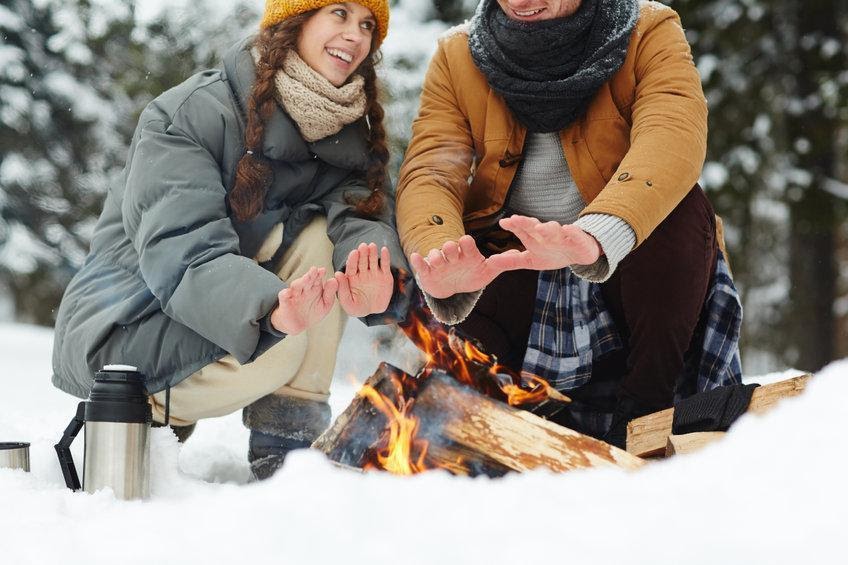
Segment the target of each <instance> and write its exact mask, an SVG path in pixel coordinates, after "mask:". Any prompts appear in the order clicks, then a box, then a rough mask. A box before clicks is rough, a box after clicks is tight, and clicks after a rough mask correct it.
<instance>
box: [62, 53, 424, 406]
mask: <svg viewBox="0 0 848 565" xmlns="http://www.w3.org/2000/svg"><path fill="white" fill-rule="evenodd" d="M249 46H250V42H249V40H245V41H243V42H241V43H240V44H238V45H237V46H235V47H234V48H233V49H231V50H230V51H229V52H228V53H227V55H226V56H225V57H224V62H223V69H222V70H211V71H205V72H201V73H198V74H196V75H195V76H193V77H191V78H189V79H188V80H186V81H185V82H184V83H182V84H180V85H179V86H177V87H175V88H173V89H171V90H169V91H167V92H165V93H163V94H162V95H160V96H159V97H158V98H156V99H155V100H154V101H153V102H151V103H150V104H149V105H148V106H147V108H145V110H144V111H143V112H142V114H141V117H140V119H139V124H138V127H137V129H136V132H135V135H134V136H133V140H132V144H131V146H130V149H129V154H128V157H127V165H126V168H125V169H124V173H123V175H122V177H121V179H120V180H119V181H118V182H116V183H115V184H114V186H112V187H111V189H110V190H109V193H108V195H107V197H106V201H105V204H104V209H103V213H102V214H101V216H100V219H99V220H98V222H97V226H96V228H95V231H94V236H93V239H92V242H91V250H90V253H89V255H88V258H87V259H86V261H85V264H84V266H83V267H82V269H81V270H80V271H79V272H78V273H77V274H76V276H75V277H74V278H73V280H72V281H71V283H70V284H69V285H68V288H67V290H66V291H65V296H64V298H63V299H62V303H61V306H60V308H59V313H58V318H57V320H56V330H55V340H54V346H53V383H54V384H55V385H56V386H57V387H59V388H60V389H62V390H64V391H66V392H69V393H71V394H74V395H76V396H79V397H82V398H84V397H86V396H87V395H88V393H89V389H90V387H91V384H92V382H93V376H94V372H95V371H97V370H99V369H100V368H102V367H103V366H104V365H106V364H110V363H124V364H129V365H135V366H137V367H139V369H140V370H141V371H142V372H143V373H144V374H145V376H146V377H147V389H148V392H149V393H150V394H152V393H154V392H158V391H160V390H163V389H165V388H166V387H167V386H173V385H175V384H177V383H179V382H180V381H182V380H183V379H185V378H186V377H188V376H189V375H191V374H193V373H194V372H196V371H197V370H198V369H200V368H202V367H203V366H205V365H208V364H209V363H212V362H214V361H216V360H217V359H220V358H221V357H223V356H225V355H227V354H228V353H229V354H232V355H233V356H234V357H235V358H236V359H237V360H238V361H239V362H240V363H247V362H249V361H251V360H253V359H255V358H256V357H257V356H258V355H260V354H261V353H263V352H264V351H266V350H267V349H268V348H269V347H271V346H272V345H274V344H275V343H277V342H279V340H281V339H284V335H283V334H281V333H279V332H277V331H275V330H274V329H273V327H271V325H270V323H269V315H270V312H271V311H272V309H273V308H274V306H275V305H276V304H277V293H279V291H280V290H282V289H283V288H285V286H286V285H285V283H284V282H283V281H281V280H280V279H279V278H278V277H277V276H276V275H275V274H274V273H273V272H272V271H271V270H270V268H266V267H270V265H259V264H257V263H256V262H255V261H254V260H253V259H251V257H253V256H255V254H256V253H257V251H258V250H259V247H260V246H261V244H262V242H263V241H264V239H265V237H266V236H267V234H268V233H269V231H270V230H271V228H273V226H274V225H276V224H277V223H280V222H282V223H283V225H284V226H285V232H284V233H285V237H284V240H283V246H282V248H281V249H284V248H285V247H286V246H288V245H290V243H291V242H292V241H293V240H294V238H295V237H297V235H298V233H299V232H300V230H302V229H303V227H305V225H306V223H307V222H308V221H309V220H310V219H311V218H312V217H313V216H314V215H315V214H324V215H326V216H327V220H328V235H329V237H330V239H331V240H332V242H333V244H334V245H335V252H334V256H333V262H334V265H335V267H336V268H337V269H341V268H342V267H343V266H344V263H345V259H346V258H347V254H348V253H349V252H350V251H351V250H352V249H353V248H354V247H356V246H357V245H358V244H359V243H360V242H366V243H367V242H372V241H373V242H375V243H377V245H381V246H382V245H386V246H388V247H389V249H390V251H391V256H392V263H393V264H392V266H393V268H394V270H395V272H396V273H408V272H409V267H408V266H407V264H406V262H405V259H404V255H403V253H402V251H401V248H400V244H399V243H398V238H397V232H396V229H395V222H394V216H393V214H394V205H393V202H391V201H390V202H388V203H387V206H386V208H385V211H384V212H383V214H382V216H381V217H379V218H376V219H373V218H363V217H360V216H358V215H357V214H355V213H354V211H353V209H352V207H351V206H349V205H348V204H347V203H346V196H348V195H353V196H357V195H359V196H367V194H368V189H367V188H366V185H365V181H364V178H365V173H364V171H365V169H366V167H367V164H368V159H369V155H368V146H367V138H366V135H367V125H366V124H365V121H364V120H359V121H358V122H355V123H353V124H350V125H348V126H346V127H345V128H344V129H343V130H342V131H340V132H339V133H338V134H336V135H333V136H330V137H328V138H324V139H321V140H319V141H317V142H315V143H307V142H306V141H304V139H303V138H302V137H301V135H300V133H299V132H298V130H297V127H296V126H295V125H294V123H293V122H292V121H291V119H290V118H289V117H288V115H287V114H285V113H284V112H283V111H282V110H281V109H279V108H277V110H275V112H274V115H273V116H272V117H271V118H270V121H269V122H268V124H267V126H266V130H265V131H266V133H265V143H264V147H263V153H264V156H265V157H266V158H268V159H269V160H270V161H271V163H272V166H273V169H274V178H273V182H272V184H271V185H270V188H269V189H268V191H267V197H266V199H265V210H264V212H263V213H262V214H260V215H259V216H258V217H257V218H255V219H253V220H250V221H248V222H238V221H236V220H235V219H234V218H231V217H230V213H229V209H228V205H227V191H228V190H230V189H231V188H232V186H233V183H234V177H235V168H236V164H237V163H238V161H239V159H240V158H241V156H242V155H243V154H244V143H243V140H244V125H245V122H244V109H245V108H246V107H247V98H248V95H249V92H250V87H251V85H252V84H253V80H254V64H253V60H252V58H251V56H250V52H249ZM279 254H280V253H278V255H279ZM269 263H270V262H269ZM404 282H406V281H404ZM399 286H400V288H403V289H405V294H400V293H396V294H395V296H394V297H393V298H392V304H391V305H390V306H389V310H387V312H386V313H384V314H381V315H372V316H369V317H368V318H367V319H365V322H366V323H369V324H372V323H388V322H392V321H397V320H399V319H402V317H403V316H404V315H405V312H406V308H407V307H408V301H409V300H408V299H409V293H410V292H411V290H412V285H411V284H402V285H399Z"/></svg>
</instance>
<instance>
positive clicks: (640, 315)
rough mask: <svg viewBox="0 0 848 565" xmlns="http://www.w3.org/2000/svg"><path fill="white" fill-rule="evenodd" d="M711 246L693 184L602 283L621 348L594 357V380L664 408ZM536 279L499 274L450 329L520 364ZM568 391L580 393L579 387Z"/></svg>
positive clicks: (703, 290)
mask: <svg viewBox="0 0 848 565" xmlns="http://www.w3.org/2000/svg"><path fill="white" fill-rule="evenodd" d="M717 249H718V248H717V244H716V237H715V213H714V212H713V208H712V206H711V205H710V203H709V201H708V200H707V198H706V195H704V193H703V191H702V190H701V188H700V187H698V186H695V187H694V188H693V189H692V190H691V191H690V192H689V194H687V195H686V197H685V198H684V199H683V200H682V201H681V203H680V204H679V205H678V206H677V207H676V208H675V209H674V210H673V211H672V212H671V214H670V215H669V216H668V217H667V218H666V219H665V220H664V221H663V222H662V223H661V224H660V225H659V226H658V227H657V228H656V229H655V230H654V231H653V233H652V234H651V235H650V236H649V237H648V238H647V239H646V240H645V241H644V242H643V243H642V244H641V245H640V246H639V247H638V248H636V249H635V250H634V251H633V252H631V253H630V254H629V255H628V256H627V257H626V258H625V259H624V260H623V261H622V262H621V263H620V264H619V266H618V268H617V269H616V272H615V273H614V274H613V276H612V277H610V279H609V280H608V281H606V282H605V283H603V284H602V285H601V289H602V294H603V297H604V300H605V302H606V306H607V309H608V310H609V311H610V313H611V314H612V317H613V319H614V320H615V322H616V327H617V328H618V330H619V332H620V333H621V336H622V338H623V340H624V343H625V344H626V347H625V349H624V350H623V351H619V352H614V353H612V354H609V355H607V356H605V357H602V358H601V359H596V360H595V361H594V363H593V370H592V380H593V381H594V380H616V381H620V387H619V391H620V394H621V393H623V394H626V395H629V396H631V397H633V398H634V399H635V400H637V401H638V402H639V403H640V404H641V405H642V406H644V407H645V408H649V409H653V410H658V409H662V408H665V407H668V406H670V405H671V403H672V400H673V396H674V386H675V383H676V381H677V378H678V377H679V376H680V374H681V373H682V371H683V364H684V359H685V356H686V353H687V351H688V350H689V349H690V345H691V342H692V337H693V334H695V330H696V328H697V327H698V324H699V319H700V317H701V311H702V310H703V305H704V301H705V298H706V294H707V291H708V290H709V286H710V281H711V280H712V276H713V271H714V269H715V262H716V253H717ZM537 276H538V273H537V272H535V271H514V272H509V273H504V274H503V275H501V276H500V277H498V278H497V279H496V280H495V281H493V282H492V283H491V284H490V285H489V286H488V287H487V288H486V290H485V291H484V292H483V295H482V296H481V298H480V301H479V302H478V303H477V306H476V307H475V308H474V311H473V312H472V313H471V314H470V315H469V316H468V318H467V319H466V320H465V321H463V322H462V323H461V324H459V325H458V326H457V328H458V329H459V330H460V332H462V333H463V334H465V335H467V336H471V337H473V338H475V339H477V340H478V341H480V342H481V344H482V345H483V347H484V349H486V350H487V351H488V352H490V353H493V354H494V355H497V357H498V359H499V360H500V361H501V363H503V364H505V365H507V366H509V367H511V368H513V369H514V370H520V369H521V365H522V361H523V359H524V353H525V351H526V349H527V340H528V338H529V335H530V326H531V324H532V321H533V309H534V303H535V296H536V279H537ZM572 395H573V396H575V397H576V398H580V390H579V389H578V390H576V391H573V393H572ZM587 400H589V399H587ZM599 408H602V409H607V408H608V407H606V406H604V407H599Z"/></svg>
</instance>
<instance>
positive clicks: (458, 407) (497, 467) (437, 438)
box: [313, 363, 643, 476]
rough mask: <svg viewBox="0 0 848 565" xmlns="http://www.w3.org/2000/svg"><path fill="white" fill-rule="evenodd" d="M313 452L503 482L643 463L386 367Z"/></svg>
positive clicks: (433, 380)
mask: <svg viewBox="0 0 848 565" xmlns="http://www.w3.org/2000/svg"><path fill="white" fill-rule="evenodd" d="M313 447H315V448H317V449H320V450H321V451H323V452H324V453H325V454H327V456H328V457H329V458H330V459H331V460H333V461H336V462H338V463H342V464H345V465H351V466H354V467H364V468H369V467H379V468H384V469H387V470H389V471H391V472H395V473H404V474H411V473H417V472H421V471H423V470H426V469H445V470H447V471H449V472H451V473H454V474H462V475H472V476H474V475H479V474H485V475H488V476H500V475H503V474H504V473H506V472H508V471H526V470H530V469H535V468H539V467H544V468H547V469H550V470H553V471H557V472H562V471H569V470H572V469H580V468H587V467H596V466H610V465H611V466H618V467H622V468H625V469H635V468H638V467H639V466H641V465H642V463H643V462H642V461H641V460H640V459H639V458H637V457H634V456H632V455H630V454H628V453H627V452H625V451H622V450H620V449H617V448H615V447H613V446H611V445H608V444H606V443H604V442H602V441H600V440H596V439H594V438H590V437H588V436H584V435H582V434H579V433H577V432H574V431H572V430H569V429H567V428H563V427H561V426H558V425H556V424H552V423H550V422H548V421H547V420H544V419H542V418H540V417H538V416H535V415H533V414H531V413H529V412H525V411H522V410H518V409H515V408H512V407H510V406H509V405H508V404H506V403H504V402H500V401H498V400H494V399H492V398H489V397H487V396H484V395H483V394H481V393H479V392H477V391H475V390H473V389H471V388H470V387H468V386H466V385H464V384H462V383H460V382H458V381H457V380H455V379H454V378H452V377H450V376H448V375H447V374H445V373H444V372H442V371H431V372H430V373H429V374H428V375H427V376H426V378H415V377H412V376H410V375H408V374H406V373H404V372H403V371H400V370H399V369H396V368H394V367H392V366H390V365H388V364H385V363H384V364H381V365H380V367H379V369H378V370H377V372H376V373H375V374H374V375H373V376H371V377H370V378H369V379H368V381H367V382H366V383H365V386H364V387H363V390H362V391H361V392H360V395H359V396H358V397H357V398H356V399H355V400H354V401H353V402H352V403H351V404H350V405H349V406H348V408H347V410H345V412H344V413H343V414H341V415H340V416H339V418H338V419H337V420H336V422H335V424H334V425H333V426H332V427H331V428H330V429H329V430H327V432H325V433H324V434H323V435H322V436H321V437H320V438H318V440H317V441H316V442H315V444H313Z"/></svg>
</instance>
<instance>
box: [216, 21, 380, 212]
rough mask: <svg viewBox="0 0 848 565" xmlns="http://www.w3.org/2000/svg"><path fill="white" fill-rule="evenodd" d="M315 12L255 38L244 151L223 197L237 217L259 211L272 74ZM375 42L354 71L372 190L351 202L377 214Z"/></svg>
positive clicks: (265, 180) (266, 167)
mask: <svg viewBox="0 0 848 565" xmlns="http://www.w3.org/2000/svg"><path fill="white" fill-rule="evenodd" d="M315 12H316V10H312V11H309V12H304V13H302V14H298V15H296V16H292V17H290V18H288V19H286V20H284V21H282V22H280V23H279V24H276V25H274V26H271V27H269V28H266V29H263V30H261V31H260V32H259V35H257V36H256V39H255V41H254V44H253V45H254V47H255V48H256V49H257V50H258V52H259V62H258V63H257V64H256V81H255V82H254V83H253V88H252V89H251V91H250V97H249V99H248V102H247V127H246V128H245V134H244V145H245V148H246V153H245V154H244V155H243V156H242V158H241V159H240V160H239V162H238V165H237V166H236V180H235V186H234V187H233V189H232V190H231V191H230V194H229V196H228V200H229V204H230V208H231V209H232V211H233V214H234V215H235V217H236V219H238V220H239V221H246V220H250V219H252V218H255V217H256V216H258V215H259V214H260V213H261V212H262V210H263V207H264V203H265V192H266V191H267V190H268V185H269V183H270V180H271V178H272V174H273V171H272V169H271V165H270V163H269V162H268V161H267V160H266V159H265V158H263V157H262V143H263V140H264V137H265V124H266V123H267V121H268V119H269V118H270V117H271V114H272V113H273V111H274V108H275V107H276V104H277V102H276V100H275V98H274V89H275V85H274V76H275V75H276V74H277V71H278V70H279V69H282V68H283V62H284V61H285V58H286V55H287V53H288V52H289V50H291V49H295V48H296V45H297V39H298V37H299V35H300V32H301V29H302V28H303V24H304V23H306V21H307V20H308V19H309V18H310V17H311V16H312V15H313V14H314V13H315ZM375 39H376V34H375ZM374 44H375V41H374V40H372V44H371V45H372V48H371V53H370V54H369V56H368V57H366V58H365V61H363V62H362V64H361V65H360V66H359V69H357V71H356V72H358V73H359V74H361V75H362V77H363V78H364V79H365V97H366V109H365V112H366V116H367V118H368V124H369V126H370V127H369V129H370V133H369V139H368V145H369V155H370V161H369V165H368V170H367V172H366V182H367V184H368V188H369V189H370V190H371V193H370V194H369V195H368V197H366V198H363V199H361V200H358V201H355V202H350V203H351V204H352V205H354V206H355V208H356V211H357V213H359V214H361V215H363V216H373V215H376V214H378V213H379V212H380V211H382V209H383V207H384V206H385V200H386V193H385V178H386V166H387V164H388V162H389V150H388V146H387V144H386V130H385V128H384V127H383V117H384V115H385V113H384V112H383V107H382V106H381V105H380V101H379V99H378V95H379V93H378V88H377V72H376V71H375V70H374V66H375V65H376V64H377V63H379V61H380V55H379V51H377V50H375V49H374Z"/></svg>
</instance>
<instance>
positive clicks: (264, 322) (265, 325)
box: [259, 310, 288, 338]
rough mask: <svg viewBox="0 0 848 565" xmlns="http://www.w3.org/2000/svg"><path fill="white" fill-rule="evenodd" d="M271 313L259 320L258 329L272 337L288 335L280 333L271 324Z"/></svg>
mask: <svg viewBox="0 0 848 565" xmlns="http://www.w3.org/2000/svg"><path fill="white" fill-rule="evenodd" d="M273 313H274V311H273V310H271V312H269V313H268V314H267V315H266V316H265V317H263V318H262V319H261V320H259V329H260V330H262V331H263V332H265V333H268V334H271V335H272V336H274V337H279V338H283V337H286V336H287V335H288V334H287V333H284V332H281V331H280V330H278V329H277V328H275V327H274V324H272V323H271V314H273Z"/></svg>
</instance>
